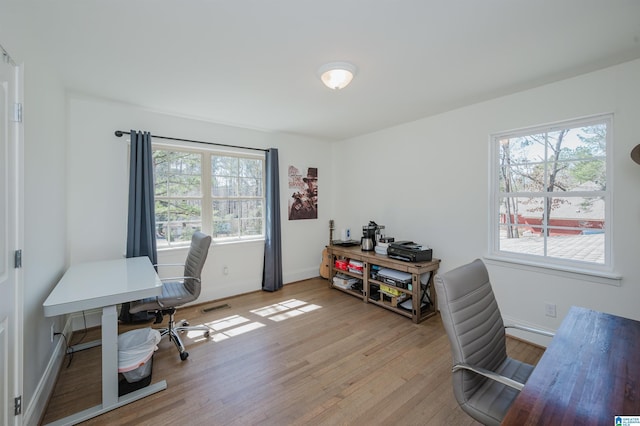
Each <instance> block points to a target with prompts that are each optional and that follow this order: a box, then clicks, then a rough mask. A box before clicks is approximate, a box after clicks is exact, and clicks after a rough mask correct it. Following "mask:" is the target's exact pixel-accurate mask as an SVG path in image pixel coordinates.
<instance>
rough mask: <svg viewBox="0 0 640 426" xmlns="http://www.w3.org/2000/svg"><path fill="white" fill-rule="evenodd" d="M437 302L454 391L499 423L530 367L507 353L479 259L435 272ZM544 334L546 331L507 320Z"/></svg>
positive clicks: (473, 412) (470, 409) (469, 408)
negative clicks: (448, 355) (451, 358)
mask: <svg viewBox="0 0 640 426" xmlns="http://www.w3.org/2000/svg"><path fill="white" fill-rule="evenodd" d="M435 284H436V294H437V296H438V307H439V309H440V314H441V316H442V323H443V325H444V328H445V330H446V332H447V336H448V337H449V343H450V344H451V352H452V355H453V369H452V371H453V392H454V394H455V397H456V400H457V401H458V404H459V405H460V407H461V408H462V409H463V410H464V411H465V412H466V413H467V414H469V415H470V416H471V417H473V418H474V419H476V420H477V421H479V422H481V423H482V424H485V425H499V424H500V423H501V422H502V419H503V418H504V416H505V414H506V413H507V411H508V410H509V407H510V406H511V403H512V402H513V400H514V399H515V398H516V396H518V394H519V393H520V390H521V389H522V388H523V387H524V383H525V382H526V381H527V379H528V378H529V375H530V374H531V372H532V371H533V366H532V365H529V364H526V363H524V362H521V361H518V360H515V359H513V358H510V357H508V356H507V347H506V337H505V325H504V323H503V321H502V316H501V314H500V310H499V309H498V303H497V302H496V299H495V296H494V294H493V290H492V288H491V282H490V281H489V274H488V272H487V269H486V267H485V265H484V263H482V261H481V260H479V259H476V260H475V261H473V262H471V263H469V264H467V265H463V266H461V267H459V268H456V269H453V270H451V271H449V272H447V273H445V274H439V275H437V276H436V277H435ZM507 327H508V328H517V329H520V330H525V331H529V332H533V333H538V334H541V335H544V336H549V337H552V336H553V333H549V332H547V331H543V330H538V329H533V328H530V327H523V326H518V325H509V326H507Z"/></svg>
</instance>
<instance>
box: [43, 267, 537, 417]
mask: <svg viewBox="0 0 640 426" xmlns="http://www.w3.org/2000/svg"><path fill="white" fill-rule="evenodd" d="M225 305H226V306H225ZM213 306H222V307H221V308H219V309H213V310H210V311H203V309H205V308H210V307H213ZM177 318H179V319H182V318H185V319H187V320H188V321H189V322H190V323H191V324H192V325H195V324H207V325H208V326H209V327H211V329H212V332H211V338H210V339H204V338H202V334H201V333H194V334H192V335H190V336H185V338H184V343H185V345H186V347H187V350H188V352H189V354H190V356H189V358H188V359H187V360H186V361H181V360H180V359H179V357H178V353H177V351H176V349H175V347H174V346H173V344H172V343H170V342H169V341H167V340H165V339H163V341H162V342H161V343H160V345H159V350H158V351H157V352H156V354H155V355H154V358H153V373H152V374H153V382H157V381H159V380H163V379H164V380H166V381H167V385H168V388H167V390H165V391H162V392H159V393H156V394H153V395H151V396H149V397H147V398H144V399H142V400H139V401H136V402H134V403H131V404H128V405H126V406H124V407H121V408H119V409H117V410H113V411H111V412H108V413H105V414H103V415H101V416H99V417H96V418H94V419H91V420H88V421H86V422H85V423H84V424H86V425H113V424H118V425H140V424H145V425H146V424H149V425H165V424H189V425H192V424H193V425H230V426H233V425H242V426H244V425H306V424H314V425H351V424H381V425H386V424H388V425H392V424H393V425H398V424H408V425H413V424H420V425H429V424H432V425H440V424H447V423H448V424H463V425H464V424H467V425H473V424H477V423H475V422H474V421H473V420H472V419H471V418H470V417H469V416H467V415H466V414H465V413H464V412H462V410H461V409H460V408H459V407H458V405H457V403H456V401H455V399H454V397H453V390H452V388H451V355H450V349H449V343H448V340H447V337H446V335H445V332H444V329H443V328H442V323H441V321H440V317H439V316H435V317H432V318H429V319H427V320H426V321H423V322H422V323H420V324H414V323H412V322H411V320H410V319H408V318H406V317H403V316H401V315H397V314H395V313H393V312H390V311H387V310H385V309H382V308H380V307H378V306H375V305H373V304H365V303H363V302H362V301H361V300H360V299H358V298H355V297H352V296H349V295H347V294H344V293H342V292H340V291H338V290H335V289H334V290H332V289H329V288H328V286H327V282H326V281H325V280H322V279H311V280H306V281H301V282H299V283H294V284H289V285H286V286H285V287H284V288H283V289H282V290H280V291H278V292H274V293H267V292H255V293H250V294H246V295H242V296H238V297H232V298H228V299H225V300H221V301H216V302H209V303H206V304H203V305H201V306H192V307H188V308H180V309H179V310H178V314H177ZM147 326H151V324H142V325H138V326H135V327H132V326H130V325H129V326H124V325H121V326H120V329H119V332H124V331H127V330H129V329H131V328H137V327H147ZM97 337H99V330H90V331H89V332H88V333H87V335H86V336H85V339H87V340H92V339H95V338H97ZM508 348H509V351H510V353H511V351H514V352H515V353H517V355H518V356H519V357H520V359H523V358H522V357H524V358H527V359H529V361H528V362H532V363H535V362H537V359H539V357H540V356H541V354H542V352H543V350H542V349H541V348H538V347H535V346H532V345H528V344H527V343H525V342H522V341H518V340H515V339H511V338H509V339H508ZM531 360H533V361H531ZM65 365H66V364H65ZM100 389H101V387H100V349H99V348H94V349H90V350H86V351H82V352H78V353H76V354H74V356H73V360H72V362H71V366H70V367H69V368H65V367H63V368H62V370H61V371H60V374H59V377H58V381H57V383H56V386H55V389H54V392H53V395H52V396H51V399H50V401H49V404H48V407H47V410H46V413H45V416H44V419H43V422H45V423H48V422H50V421H53V420H55V419H58V418H61V417H64V416H65V415H68V414H71V413H73V412H76V411H79V410H82V409H84V408H88V407H90V406H92V405H96V404H99V403H100V398H101V395H100V392H101V390H100Z"/></svg>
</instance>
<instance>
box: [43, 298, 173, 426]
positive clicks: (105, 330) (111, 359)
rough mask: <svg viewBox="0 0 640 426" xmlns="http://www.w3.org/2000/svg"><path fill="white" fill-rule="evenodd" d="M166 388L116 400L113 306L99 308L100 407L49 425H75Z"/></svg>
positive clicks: (160, 384) (160, 386)
mask: <svg viewBox="0 0 640 426" xmlns="http://www.w3.org/2000/svg"><path fill="white" fill-rule="evenodd" d="M166 388H167V382H166V381H165V380H162V381H161V382H158V383H154V384H152V385H149V386H147V387H144V388H142V389H138V390H137V391H135V392H131V393H128V394H126V395H123V396H122V397H120V398H118V315H117V310H116V307H115V306H105V307H104V308H102V404H101V405H97V406H95V407H91V408H88V409H86V410H84V411H80V412H78V413H76V414H72V415H70V416H68V417H65V418H63V419H60V420H57V421H55V422H53V423H50V424H49V425H55V426H61V425H65V426H66V425H75V424H77V423H80V422H83V421H85V420H88V419H91V418H93V417H96V416H99V415H100V414H103V413H106V412H108V411H111V410H113V409H116V408H118V407H122V406H123V405H126V404H129V403H131V402H133V401H137V400H138V399H141V398H144V397H146V396H149V395H151V394H153V393H156V392H159V391H161V390H164V389H166Z"/></svg>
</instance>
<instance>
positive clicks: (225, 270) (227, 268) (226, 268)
mask: <svg viewBox="0 0 640 426" xmlns="http://www.w3.org/2000/svg"><path fill="white" fill-rule="evenodd" d="M222 273H223V274H225V275H229V267H228V266H225V267H224V268H222Z"/></svg>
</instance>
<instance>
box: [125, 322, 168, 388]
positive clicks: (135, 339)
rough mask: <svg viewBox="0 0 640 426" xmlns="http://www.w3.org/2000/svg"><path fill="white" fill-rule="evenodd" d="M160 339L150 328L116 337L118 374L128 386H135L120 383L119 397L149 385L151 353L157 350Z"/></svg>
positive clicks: (151, 362)
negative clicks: (120, 374)
mask: <svg viewBox="0 0 640 426" xmlns="http://www.w3.org/2000/svg"><path fill="white" fill-rule="evenodd" d="M160 338H161V336H160V332H159V331H158V330H154V329H152V328H150V327H147V328H140V329H137V330H131V331H127V332H126V333H122V334H120V335H118V373H122V376H123V377H124V378H125V380H126V382H128V383H129V384H133V383H135V384H136V385H133V386H130V385H127V383H120V384H119V385H120V386H119V389H120V390H119V392H118V394H119V395H120V396H122V395H124V394H126V393H129V392H132V391H134V390H137V389H140V388H143V387H145V386H148V385H149V384H150V383H151V370H152V364H153V353H154V352H155V351H156V350H157V349H158V346H157V345H158V343H160ZM145 379H146V380H145Z"/></svg>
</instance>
